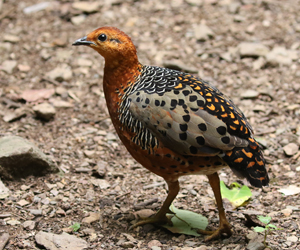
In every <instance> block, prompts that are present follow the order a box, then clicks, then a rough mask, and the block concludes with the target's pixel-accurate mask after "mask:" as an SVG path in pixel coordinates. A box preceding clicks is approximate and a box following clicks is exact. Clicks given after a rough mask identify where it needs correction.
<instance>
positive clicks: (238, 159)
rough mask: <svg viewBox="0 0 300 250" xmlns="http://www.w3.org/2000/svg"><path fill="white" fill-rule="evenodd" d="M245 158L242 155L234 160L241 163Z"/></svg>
mask: <svg viewBox="0 0 300 250" xmlns="http://www.w3.org/2000/svg"><path fill="white" fill-rule="evenodd" d="M243 160H244V158H242V157H240V158H237V159H235V160H234V162H235V163H241V162H242V161H243Z"/></svg>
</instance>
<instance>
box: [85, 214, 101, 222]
mask: <svg viewBox="0 0 300 250" xmlns="http://www.w3.org/2000/svg"><path fill="white" fill-rule="evenodd" d="M100 218H101V214H100V213H94V212H90V215H89V216H88V217H85V218H83V220H82V223H87V224H91V223H93V222H95V221H98V220H100Z"/></svg>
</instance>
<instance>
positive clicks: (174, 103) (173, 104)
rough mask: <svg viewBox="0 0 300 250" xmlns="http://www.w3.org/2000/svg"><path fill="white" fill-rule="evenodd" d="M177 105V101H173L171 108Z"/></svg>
mask: <svg viewBox="0 0 300 250" xmlns="http://www.w3.org/2000/svg"><path fill="white" fill-rule="evenodd" d="M176 105H177V100H176V99H172V100H171V106H172V107H175V106H176Z"/></svg>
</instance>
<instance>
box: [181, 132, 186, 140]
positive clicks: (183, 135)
mask: <svg viewBox="0 0 300 250" xmlns="http://www.w3.org/2000/svg"><path fill="white" fill-rule="evenodd" d="M179 139H180V140H183V141H185V140H186V139H187V133H180V134H179Z"/></svg>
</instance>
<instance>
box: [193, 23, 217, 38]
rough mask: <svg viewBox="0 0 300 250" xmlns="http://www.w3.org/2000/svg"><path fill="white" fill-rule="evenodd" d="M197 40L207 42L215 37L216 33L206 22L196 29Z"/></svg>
mask: <svg viewBox="0 0 300 250" xmlns="http://www.w3.org/2000/svg"><path fill="white" fill-rule="evenodd" d="M194 35H195V38H196V39H197V40H199V41H206V40H208V39H209V38H213V37H214V32H213V31H212V30H211V29H210V28H209V27H208V26H207V25H206V24H205V20H202V22H201V23H200V24H199V25H196V26H195V27H194Z"/></svg>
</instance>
